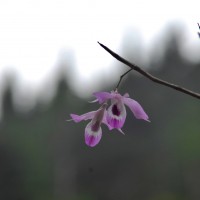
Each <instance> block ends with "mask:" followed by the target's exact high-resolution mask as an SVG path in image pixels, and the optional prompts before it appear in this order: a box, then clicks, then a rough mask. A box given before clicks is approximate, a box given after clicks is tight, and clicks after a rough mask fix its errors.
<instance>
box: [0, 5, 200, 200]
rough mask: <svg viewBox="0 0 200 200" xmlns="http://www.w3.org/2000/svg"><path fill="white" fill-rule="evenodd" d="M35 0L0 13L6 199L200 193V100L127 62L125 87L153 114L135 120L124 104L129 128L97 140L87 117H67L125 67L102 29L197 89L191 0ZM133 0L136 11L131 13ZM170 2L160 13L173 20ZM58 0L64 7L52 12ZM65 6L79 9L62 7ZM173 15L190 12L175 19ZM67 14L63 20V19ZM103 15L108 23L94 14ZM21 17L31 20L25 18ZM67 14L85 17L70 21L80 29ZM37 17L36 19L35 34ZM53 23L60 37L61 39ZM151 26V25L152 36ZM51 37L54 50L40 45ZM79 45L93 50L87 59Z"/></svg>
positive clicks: (186, 198) (154, 199)
mask: <svg viewBox="0 0 200 200" xmlns="http://www.w3.org/2000/svg"><path fill="white" fill-rule="evenodd" d="M27 2H28V3H27ZM27 2H25V1H22V2H20V3H21V4H20V3H19V2H18V3H14V2H12V3H14V4H8V3H6V2H3V1H2V2H1V3H0V5H1V9H2V10H4V11H5V12H4V14H2V12H1V14H0V16H1V18H0V25H1V31H0V42H1V44H0V45H1V48H0V50H1V51H0V52H1V54H0V60H1V61H0V64H1V65H0V67H1V73H0V74H1V79H0V83H1V87H0V88H1V90H0V105H1V106H0V108H1V109H0V110H1V112H0V113H1V120H0V199H1V200H102V199H105V200H106V199H109V200H112V199H113V200H116V199H117V200H133V199H137V200H199V199H200V145H199V141H200V124H199V122H200V117H199V113H200V102H199V100H198V99H195V98H193V97H191V96H188V95H185V94H182V93H180V92H178V91H175V90H173V89H170V88H166V87H165V86H162V85H158V84H156V83H153V82H151V81H150V80H148V79H146V78H145V77H142V76H141V75H139V74H138V73H136V72H131V73H129V74H128V75H127V76H126V77H125V78H124V79H123V81H122V84H121V86H120V89H119V92H121V93H122V94H123V93H126V92H128V93H129V94H130V96H131V97H132V98H134V99H136V100H137V101H138V102H140V103H141V105H142V106H143V107H144V109H145V111H146V112H147V113H148V115H149V117H150V120H151V123H147V122H145V121H142V120H136V119H135V118H134V117H133V115H132V113H131V112H130V110H128V109H127V112H128V116H127V120H126V123H125V126H124V127H123V131H124V132H125V133H126V135H125V136H124V135H122V134H120V133H119V132H118V131H116V130H112V131H108V129H107V128H106V127H105V126H102V128H103V137H102V140H101V141H100V143H99V144H98V145H97V146H96V147H94V148H90V147H88V146H86V145H85V143H84V129H85V126H86V125H87V123H88V122H81V123H78V124H76V123H74V122H66V120H67V119H69V118H70V116H69V114H70V113H77V114H82V113H85V112H89V111H91V110H96V109H98V108H99V105H98V104H89V103H88V101H90V100H93V99H94V98H93V97H92V92H94V91H100V90H102V91H108V92H109V91H111V90H113V89H114V88H115V86H116V84H117V82H118V80H119V76H120V74H122V73H123V72H125V71H126V70H127V69H128V67H126V66H124V65H123V64H121V63H119V62H117V61H116V60H115V59H114V58H112V57H111V56H110V55H108V53H107V52H105V51H104V50H103V49H102V48H101V47H100V46H98V44H97V43H96V42H97V40H100V42H102V43H104V44H105V45H107V46H108V47H109V48H111V49H112V50H114V51H116V52H117V53H119V54H120V55H122V56H123V57H125V58H126V59H128V60H129V61H130V62H134V63H136V64H138V65H140V66H141V67H142V68H144V69H146V70H147V71H148V72H150V73H152V74H153V75H155V76H157V77H159V78H162V79H164V80H167V81H170V82H173V83H176V84H178V85H181V86H184V87H186V88H189V89H191V90H194V91H196V92H200V57H199V55H200V39H199V38H198V34H197V32H198V31H199V30H198V26H197V24H196V23H197V22H198V21H195V20H196V18H195V19H191V18H189V14H191V13H193V14H194V15H195V12H194V11H196V7H195V5H194V4H193V2H192V1H190V3H189V2H188V3H183V2H181V3H183V4H184V5H186V6H190V5H192V7H191V9H190V7H187V9H188V11H190V12H189V14H188V13H187V12H185V14H184V8H185V7H184V6H183V5H180V4H179V3H180V2H179V1H177V2H176V3H174V4H170V1H168V4H169V5H168V4H167V5H168V7H163V5H162V4H160V3H158V2H157V4H154V3H156V1H155V2H151V3H150V7H149V3H148V6H147V3H146V2H143V1H141V2H137V1H123V2H121V1H119V2H120V3H116V4H115V3H114V4H113V2H112V3H111V2H109V3H108V2H107V4H106V2H103V1H102V3H97V2H96V1H86V2H85V3H80V4H81V5H79V2H78V1H76V2H75V4H77V5H74V6H73V7H70V5H71V3H70V2H69V1H66V2H67V4H64V1H55V2H54V1H50V3H47V2H46V1H41V2H43V4H40V3H38V2H37V1H34V2H37V3H33V1H27ZM186 2H187V1H186ZM126 3H127V4H126ZM17 5H20V6H19V7H17ZM117 5H118V7H117ZM179 5H180V7H177V6H179ZM43 6H45V8H46V9H43ZM50 6H51V7H50ZM56 6H57V7H56ZM115 6H116V7H115ZM120 6H121V7H120ZM134 6H135V7H134ZM174 6H175V7H174ZM5 8H6V9H7V10H6V9H5ZM15 8H16V9H15ZM50 8H51V9H53V10H51V9H50ZM75 8H77V10H78V11H77V10H76V9H75ZM86 8H87V10H85V9H86ZM134 8H135V9H136V8H137V9H136V10H137V12H138V13H139V14H138V15H136V16H134V15H131V14H130V12H131V11H132V12H134ZM139 8H140V9H139ZM166 8H168V10H167V11H165V13H167V12H168V11H174V12H171V15H170V12H169V14H168V15H165V14H164V16H165V18H166V19H169V21H168V22H166V21H164V24H162V25H161V23H159V22H158V20H160V21H161V22H162V20H164V18H163V16H162V13H163V12H162V10H163V9H164V10H165V9H166ZM170 8H171V9H170ZM176 8H179V10H176ZM82 9H83V10H84V11H82V12H81V11H80V10H82ZM103 9H104V10H103ZM127 9H128V12H120V11H122V10H123V11H126V10H127ZM138 9H139V11H138ZM187 9H186V11H187ZM56 10H57V11H58V13H61V14H60V15H59V17H58V18H56V16H57V15H54V14H53V15H52V16H51V15H50V16H51V17H50V18H48V17H49V13H51V12H50V11H56ZM65 10H66V12H70V13H71V14H73V15H69V16H67V17H66V16H64V15H62V14H63V12H64V11H65ZM148 10H150V11H151V12H150V14H149V13H147V11H148ZM11 11H13V13H14V15H12V12H11ZM21 11H22V14H23V15H22V16H20V13H21ZM29 11H31V12H29ZM59 11H60V12H59ZM61 11H62V12H61ZM97 11H98V12H97ZM144 11H145V12H144ZM158 11H159V12H158ZM181 11H182V12H181ZM192 11H193V12H192ZM52 13H53V12H52ZM80 13H81V14H80ZM88 13H89V14H88ZM105 14H106V15H105ZM173 14H176V15H177V16H183V19H182V18H180V19H181V20H178V21H177V20H176V19H177V18H174V19H171V18H170V16H172V15H173ZM178 14H179V15H178ZM19 16H20V17H19ZM38 16H39V17H38ZM62 16H63V17H64V20H65V21H66V23H65V24H63V23H60V20H61V19H62ZM173 16H174V15H173ZM26 17H27V18H26ZM141 17H143V18H142V21H141ZM195 17H197V15H195ZM37 18H38V19H39V21H38V23H40V22H41V21H42V22H44V23H42V24H40V25H39V27H37V23H36V21H34V19H37ZM178 18H179V17H178ZM30 19H32V21H29V20H30ZM96 19H98V20H99V21H97V22H102V23H97V24H96V21H95V20H96ZM119 19H120V21H119ZM147 19H148V20H147ZM186 19H188V20H186ZM199 19H200V18H199ZM23 20H24V21H25V22H28V24H26V23H25V25H23V26H22V24H21V25H20V23H21V21H23ZM73 20H75V21H73ZM82 20H83V21H82ZM101 20H102V21H101ZM188 21H189V22H191V24H192V25H191V24H190V26H188ZM46 22H48V23H47V26H46V25H45V24H46ZM51 22H52V23H53V25H52V26H49V24H51ZM83 22H84V23H83ZM86 22H89V23H86ZM113 22H114V23H113ZM119 22H120V23H119ZM73 23H75V24H73ZM6 24H7V25H6ZM57 24H58V25H59V26H56V25H57ZM71 24H73V26H74V27H79V28H78V29H74V30H73V29H71V28H70V30H71V34H72V35H73V34H75V37H74V38H71V35H70V37H69V35H68V34H67V31H68V29H66V27H68V26H69V27H70V26H71ZM123 24H125V26H123ZM2 25H4V27H3V26H2ZM96 25H97V26H96ZM112 25H113V27H114V28H113V27H112ZM65 26H66V27H65ZM191 26H192V27H193V28H192V29H191V28H190V27H191ZM116 27H118V28H119V29H118V28H116ZM141 27H145V29H144V30H145V31H144V30H142V29H141ZM32 28H37V29H34V30H35V31H34V32H33V35H31V32H32ZM54 28H55V29H56V28H57V29H56V30H55V29H54ZM24 30H26V31H27V32H25V36H27V37H25V38H24V35H22V32H23V33H24ZM53 30H54V31H55V32H53V33H52V31H53ZM62 30H63V31H64V33H65V34H63V33H62ZM117 30H118V31H119V32H117ZM157 30H159V31H157ZM44 31H46V32H44ZM48 32H49V34H50V33H51V34H52V35H53V36H54V35H55V38H61V39H60V40H59V42H58V43H59V45H60V44H61V46H59V45H58V43H57V41H55V40H53V41H52V40H51V39H52V37H50V38H49V37H48ZM57 32H59V33H62V34H61V35H57ZM97 32H98V34H97ZM8 33H9V34H10V35H9V34H8ZM17 33H20V34H18V35H17ZM40 34H41V35H40ZM149 34H151V35H153V34H154V35H155V36H154V37H153V39H152V38H151V37H148V35H149ZM7 35H9V37H8V38H7V37H6V36H7ZM79 35H80V36H81V37H80V38H79V37H76V36H79ZM116 35H117V36H116ZM141 35H142V36H141ZM22 36H23V37H22ZM40 36H41V37H40ZM38 38H39V41H38ZM46 38H49V41H50V43H48V42H47V41H48V40H45V39H46ZM63 38H66V39H65V40H63ZM84 39H86V40H84ZM83 40H84V41H83ZM102 40H103V41H102ZM8 41H10V43H9V42H8ZM43 41H45V42H43ZM79 41H81V42H82V43H79ZM13 42H14V43H13ZM27 42H29V43H27ZM37 42H38V43H37ZM51 42H52V43H51ZM47 44H48V45H47ZM55 44H56V45H55ZM67 44H69V46H68V45H67ZM73 44H75V46H73ZM46 45H47V50H48V49H53V51H52V52H50V53H49V54H48V53H47V54H45V52H43V51H44V50H45V48H44V46H45V47H46ZM3 47H4V48H3ZM79 47H80V48H79ZM13 48H14V50H13ZM31 49H34V51H33V52H32V51H31ZM97 49H98V50H97ZM18 50H19V51H18ZM49 51H50V50H49ZM24 52H27V54H24ZM83 55H84V56H85V60H84V59H80V57H81V58H82V57H83ZM52 56H54V57H55V60H53V59H52ZM79 56H80V57H79ZM5 58H6V59H5ZM44 58H45V59H44ZM2 60H3V61H2ZM23 61H24V62H23ZM45 61H47V62H45ZM51 62H52V63H51ZM86 65H88V66H90V67H89V68H87V67H86ZM52 66H53V67H52ZM94 69H95V70H94ZM41 74H42V75H41Z"/></svg>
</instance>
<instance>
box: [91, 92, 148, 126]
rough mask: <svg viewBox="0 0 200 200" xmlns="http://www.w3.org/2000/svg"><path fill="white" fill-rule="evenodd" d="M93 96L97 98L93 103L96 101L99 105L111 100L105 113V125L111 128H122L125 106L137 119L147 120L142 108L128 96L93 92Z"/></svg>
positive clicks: (124, 118) (116, 93)
mask: <svg viewBox="0 0 200 200" xmlns="http://www.w3.org/2000/svg"><path fill="white" fill-rule="evenodd" d="M93 95H94V96H95V97H96V98H97V99H96V100H95V101H94V102H96V101H98V102H99V103H100V104H101V103H105V102H106V101H107V100H109V99H110V100H111V106H110V107H109V108H108V110H107V112H106V120H107V123H108V124H109V125H110V126H111V127H113V128H118V129H120V128H122V127H123V125H124V122H125V120H126V108H125V105H126V106H128V107H129V108H130V110H131V111H132V112H133V114H134V116H135V117H136V118H137V119H143V120H146V121H149V120H148V116H147V114H146V113H145V111H144V110H143V108H142V106H141V105H140V104H139V103H138V102H137V101H135V100H133V99H131V98H129V94H128V93H126V94H125V95H124V96H122V95H121V94H119V93H118V92H117V91H112V92H111V93H109V92H95V93H93Z"/></svg>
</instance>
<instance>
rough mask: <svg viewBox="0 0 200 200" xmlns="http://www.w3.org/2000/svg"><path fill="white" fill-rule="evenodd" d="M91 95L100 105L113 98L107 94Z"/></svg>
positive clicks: (96, 93)
mask: <svg viewBox="0 0 200 200" xmlns="http://www.w3.org/2000/svg"><path fill="white" fill-rule="evenodd" d="M93 95H94V96H95V97H96V98H97V99H98V101H99V103H100V104H101V103H103V102H104V101H106V100H107V99H111V98H112V97H113V95H112V94H111V93H109V92H95V93H93Z"/></svg>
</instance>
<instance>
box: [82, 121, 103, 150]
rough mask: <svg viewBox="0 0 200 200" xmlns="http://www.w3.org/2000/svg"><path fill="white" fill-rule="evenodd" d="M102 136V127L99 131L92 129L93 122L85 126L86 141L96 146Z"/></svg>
mask: <svg viewBox="0 0 200 200" xmlns="http://www.w3.org/2000/svg"><path fill="white" fill-rule="evenodd" d="M101 137H102V130H101V127H99V129H98V130H97V131H93V130H92V122H90V123H89V124H88V125H87V126H86V128H85V143H86V144H87V145H88V146H90V147H94V146H96V145H97V144H98V143H99V142H100V140H101Z"/></svg>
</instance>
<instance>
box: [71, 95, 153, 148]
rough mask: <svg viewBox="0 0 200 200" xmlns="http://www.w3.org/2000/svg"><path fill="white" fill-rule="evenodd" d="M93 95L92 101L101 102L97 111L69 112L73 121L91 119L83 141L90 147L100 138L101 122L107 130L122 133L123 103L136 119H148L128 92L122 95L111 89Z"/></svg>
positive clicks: (123, 120) (124, 113)
mask: <svg viewBox="0 0 200 200" xmlns="http://www.w3.org/2000/svg"><path fill="white" fill-rule="evenodd" d="M93 95H94V96H95V97H96V100H94V101H93V102H99V103H100V104H102V105H101V107H100V108H99V109H98V110H97V111H92V112H88V113H85V114H83V115H76V114H70V116H71V118H72V119H71V120H73V121H74V122H80V121H82V120H89V119H91V121H90V122H89V123H88V124H87V126H86V128H85V143H86V144H87V145H88V146H90V147H94V146H96V145H97V144H98V143H99V141H100V140H101V137H102V129H101V124H102V123H103V124H105V125H107V127H108V129H109V130H112V129H114V128H115V129H117V130H119V131H120V132H121V133H122V134H124V132H123V131H122V130H121V128H122V127H123V125H124V122H125V120H126V108H125V105H126V106H128V107H129V108H130V110H131V111H132V112H133V114H134V116H135V117H136V118H137V119H143V120H146V121H149V120H148V116H147V114H146V113H145V111H144V110H143V108H142V106H141V105H140V104H139V103H138V102H137V101H135V100H133V99H131V98H129V94H128V93H126V94H125V95H124V96H122V95H121V94H119V93H118V92H117V91H112V92H111V93H109V92H95V93H93ZM108 100H111V105H110V106H109V107H108V109H107V110H106V108H107V106H108V103H107V102H108Z"/></svg>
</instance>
